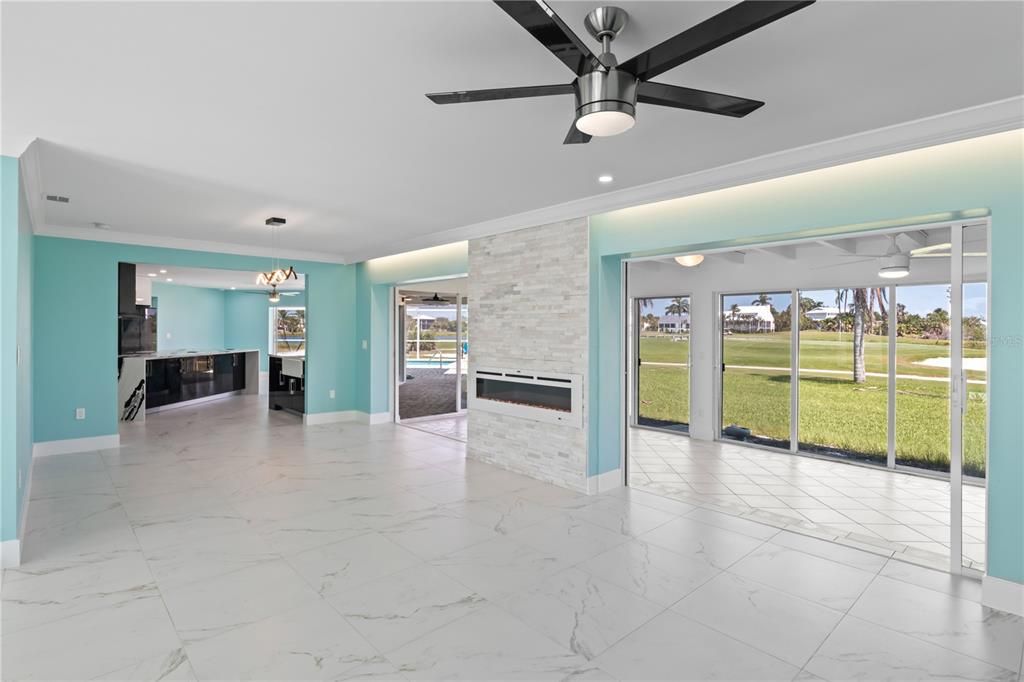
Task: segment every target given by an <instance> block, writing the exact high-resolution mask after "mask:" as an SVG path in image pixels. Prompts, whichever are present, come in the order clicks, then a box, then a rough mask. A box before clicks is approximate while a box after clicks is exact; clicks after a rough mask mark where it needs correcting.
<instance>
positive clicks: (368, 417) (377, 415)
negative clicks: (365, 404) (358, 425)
mask: <svg viewBox="0 0 1024 682" xmlns="http://www.w3.org/2000/svg"><path fill="white" fill-rule="evenodd" d="M359 421H361V422H362V423H364V424H369V425H370V426H376V425H377V424H387V423H390V422H391V413H390V412H373V413H369V412H360V413H359Z"/></svg>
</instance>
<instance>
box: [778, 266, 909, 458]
mask: <svg viewBox="0 0 1024 682" xmlns="http://www.w3.org/2000/svg"><path fill="white" fill-rule="evenodd" d="M888 298H889V296H888V290H887V289H886V288H885V287H881V286H871V287H860V288H837V289H814V290H803V291H800V292H799V310H800V334H799V358H800V364H799V367H800V374H799V402H798V405H799V412H800V420H799V449H800V450H801V451H804V452H812V453H816V454H825V455H831V456H834V457H843V458H849V459H858V460H866V461H874V462H877V463H880V464H885V463H886V460H887V454H888V434H887V429H888V393H889V391H888V383H889V382H888V376H889V342H888V334H889V328H888V327H889V315H888V312H889V311H888Z"/></svg>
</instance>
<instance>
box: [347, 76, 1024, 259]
mask: <svg viewBox="0 0 1024 682" xmlns="http://www.w3.org/2000/svg"><path fill="white" fill-rule="evenodd" d="M1022 127H1024V96H1017V97H1010V98H1007V99H1003V100H999V101H996V102H989V103H988V104H981V105H978V106H974V107H968V108H966V109H960V110H957V111H951V112H948V113H945V114H939V115H936V116H929V117H927V118H921V119H917V120H914V121H907V122H905V123H898V124H896V125H891V126H887V127H885V128H877V129H875V130H868V131H865V132H861V133H855V134H853V135H847V136H846V137H838V138H835V139H833V140H827V141H825V142H819V143H815V144H810V145H806V146H803V147H796V148H793V149H788V150H784V151H780V152H775V153H772V154H766V155H764V156H758V157H754V158H752V159H746V160H744V161H738V162H736V163H731V164H727V165H725V166H719V167H717V168H710V169H707V170H702V171H697V172H695V173H690V174H689V175H680V176H678V177H674V178H668V179H665V180H659V181H657V182H652V183H650V184H647V185H639V186H637V187H629V188H626V189H622V190H619V191H615V192H607V193H604V194H601V195H597V196H591V197H586V198H583V199H577V200H574V201H569V202H566V203H563V204H556V205H554V206H548V207H546V208H541V209H537V210H534V211H526V212H524V213H519V214H516V215H511V216H506V217H503V218H498V219H495V220H489V221H485V222H481V223H475V224H472V225H465V226H462V227H456V228H452V229H450V230H444V231H441V232H434V233H433V234H429V235H423V236H421V237H417V238H414V239H409V240H406V241H403V242H398V243H394V242H392V243H391V244H390V245H387V246H379V247H376V248H373V249H364V250H362V251H357V252H355V253H353V254H349V255H350V256H351V258H352V261H362V260H368V259H370V258H376V257H379V256H385V255H389V254H394V253H400V252H404V251H413V250H416V249H422V248H427V247H430V246H436V245H439V244H447V243H450V242H458V241H464V240H467V239H475V238H479V237H487V236H490V235H494V234H499V233H502V232H510V231H512V230H518V229H522V228H525V227H533V226H535V225H547V224H549V223H556V222H561V221H564V220H569V219H572V218H579V217H581V216H592V215H596V214H600V213H605V212H608V211H614V210H618V209H622V208H628V207H630V206H639V205H642V204H649V203H654V202H658V201H664V200H666V199H677V198H679V197H685V196H691V195H694V194H703V193H704V192H711V191H714V190H718V189H724V188H726V187H735V186H738V185H746V184H749V183H753V182H760V181H762V180H770V179H772V178H779V177H784V176H787V175H794V174H796V173H803V172H806V171H811V170H817V169H819V168H827V167H830V166H837V165H841V164H844V163H852V162H854V161H863V160H864V159H870V158H874V157H879V156H886V155H889V154H896V153H899V152H905V151H910V150H912V149H920V148H922V147H931V146H934V145H939V144H945V143H948V142H956V141H958V140H965V139H968V138H972V137H980V136H982V135H990V134H993V133H1000V132H1004V131H1007V130H1015V129H1017V128H1022Z"/></svg>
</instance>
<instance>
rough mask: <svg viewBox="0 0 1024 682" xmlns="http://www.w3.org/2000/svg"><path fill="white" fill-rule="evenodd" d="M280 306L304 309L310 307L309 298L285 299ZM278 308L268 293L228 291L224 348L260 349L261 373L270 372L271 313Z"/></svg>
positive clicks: (301, 296)
mask: <svg viewBox="0 0 1024 682" xmlns="http://www.w3.org/2000/svg"><path fill="white" fill-rule="evenodd" d="M276 305H277V306H281V307H286V308H301V307H303V306H305V305H306V295H305V293H302V294H300V295H298V296H284V297H282V298H281V302H280V303H278V304H276ZM272 307H276V306H275V305H274V304H271V303H270V300H269V299H268V298H267V296H266V294H263V293H254V292H250V291H225V292H224V346H225V347H226V348H258V349H259V351H260V371H263V372H266V371H268V370H269V368H270V365H269V363H268V361H267V353H268V352H269V350H270V310H271V308H272Z"/></svg>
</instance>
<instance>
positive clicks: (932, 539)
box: [629, 428, 985, 571]
mask: <svg viewBox="0 0 1024 682" xmlns="http://www.w3.org/2000/svg"><path fill="white" fill-rule="evenodd" d="M629 442H630V467H629V477H630V485H631V486H634V487H636V488H640V489H641V490H646V491H649V492H652V493H655V494H658V495H665V496H667V497H671V498H674V499H679V500H683V501H686V502H690V503H696V504H700V505H705V506H712V507H715V508H718V509H721V510H723V511H728V512H730V513H735V514H740V515H745V516H753V517H756V518H758V519H760V520H763V521H766V522H770V523H773V524H775V525H778V526H782V527H785V526H787V525H788V524H790V523H793V524H799V526H800V528H801V529H802V530H807V531H816V532H817V534H819V535H823V536H828V537H831V538H839V539H841V540H842V541H843V542H847V543H850V544H856V543H868V544H870V545H873V546H879V547H882V548H883V549H886V550H891V551H892V552H894V553H897V554H901V555H903V558H909V559H910V560H912V561H915V562H918V563H923V564H926V565H932V566H938V567H942V568H946V567H947V566H948V565H949V552H950V548H949V541H950V530H949V522H950V516H949V499H950V495H949V482H948V481H944V480H940V479H936V478H929V477H923V476H916V475H911V474H907V473H902V472H899V471H888V470H885V469H881V468H876V467H865V466H856V465H853V464H848V463H845V462H835V461H828V460H824V459H814V458H809V457H803V456H795V455H790V454H787V453H780V452H772V451H770V450H765V449H762V448H751V447H748V446H744V445H740V444H734V443H728V442H711V441H698V440H694V439H691V438H689V437H687V436H681V435H679V434H673V433H665V432H658V431H652V430H649V429H637V428H633V429H630V441H629ZM963 506H964V514H963V552H964V556H965V557H966V561H965V564H966V565H967V566H970V567H972V568H976V569H978V570H982V571H983V570H984V567H985V488H983V487H980V486H973V485H967V486H964V488H963Z"/></svg>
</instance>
